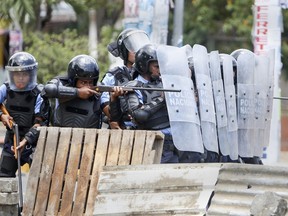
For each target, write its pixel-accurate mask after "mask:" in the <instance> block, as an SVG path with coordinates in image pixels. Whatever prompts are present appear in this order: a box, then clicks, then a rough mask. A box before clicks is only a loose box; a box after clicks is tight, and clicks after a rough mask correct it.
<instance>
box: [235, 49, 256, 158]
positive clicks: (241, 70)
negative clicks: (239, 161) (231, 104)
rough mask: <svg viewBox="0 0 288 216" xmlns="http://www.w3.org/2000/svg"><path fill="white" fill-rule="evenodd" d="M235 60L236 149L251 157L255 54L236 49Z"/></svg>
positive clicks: (253, 139) (240, 153) (242, 154)
mask: <svg viewBox="0 0 288 216" xmlns="http://www.w3.org/2000/svg"><path fill="white" fill-rule="evenodd" d="M231 55H232V56H233V57H234V58H235V59H236V61H237V113H238V150H239V155H240V156H241V157H253V154H254V143H255V121H254V119H255V93H254V92H255V91H254V73H255V71H254V70H255V55H254V53H252V52H251V51H249V50H246V49H240V50H236V51H234V52H233V53H231Z"/></svg>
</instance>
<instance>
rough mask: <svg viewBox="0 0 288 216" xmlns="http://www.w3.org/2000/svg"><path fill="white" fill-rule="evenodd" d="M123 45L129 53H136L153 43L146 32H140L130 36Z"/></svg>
mask: <svg viewBox="0 0 288 216" xmlns="http://www.w3.org/2000/svg"><path fill="white" fill-rule="evenodd" d="M123 43H124V45H125V47H126V48H127V50H128V51H129V52H132V53H136V52H137V51H138V50H139V49H140V48H141V47H143V46H144V45H146V44H150V43H151V41H150V39H149V37H148V35H147V34H146V33H145V32H144V31H141V30H139V31H137V32H131V34H128V35H127V37H126V38H125V39H124V40H123Z"/></svg>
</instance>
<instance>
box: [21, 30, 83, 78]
mask: <svg viewBox="0 0 288 216" xmlns="http://www.w3.org/2000/svg"><path fill="white" fill-rule="evenodd" d="M87 44H88V39H87V37H86V36H79V35H78V34H77V32H76V31H75V30H69V29H66V30H64V31H63V32H62V33H61V34H47V33H39V32H38V33H37V32H36V33H29V34H26V35H25V51H27V52H29V53H33V55H34V57H35V58H36V59H37V61H38V64H39V67H38V81H39V82H40V83H45V82H47V81H48V80H50V79H51V78H53V77H55V76H58V75H61V74H62V75H65V74H66V71H67V66H68V63H69V61H70V60H71V59H72V58H73V57H74V56H76V55H78V54H88V49H87Z"/></svg>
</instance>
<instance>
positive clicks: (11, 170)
mask: <svg viewBox="0 0 288 216" xmlns="http://www.w3.org/2000/svg"><path fill="white" fill-rule="evenodd" d="M16 171H17V160H16V159H15V157H14V155H13V154H11V152H7V150H6V149H5V148H4V149H3V151H2V155H1V159H0V177H15V176H16V175H15V173H16Z"/></svg>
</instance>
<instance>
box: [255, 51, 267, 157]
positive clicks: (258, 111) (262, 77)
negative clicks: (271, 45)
mask: <svg viewBox="0 0 288 216" xmlns="http://www.w3.org/2000/svg"><path fill="white" fill-rule="evenodd" d="M255 60H256V62H255V63H256V65H255V75H254V88H255V136H256V139H255V145H254V156H258V157H262V155H263V145H264V143H265V125H266V123H267V122H266V121H265V117H266V109H267V104H268V97H267V89H268V78H269V77H268V75H269V58H268V56H265V55H261V56H257V55H255Z"/></svg>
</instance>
